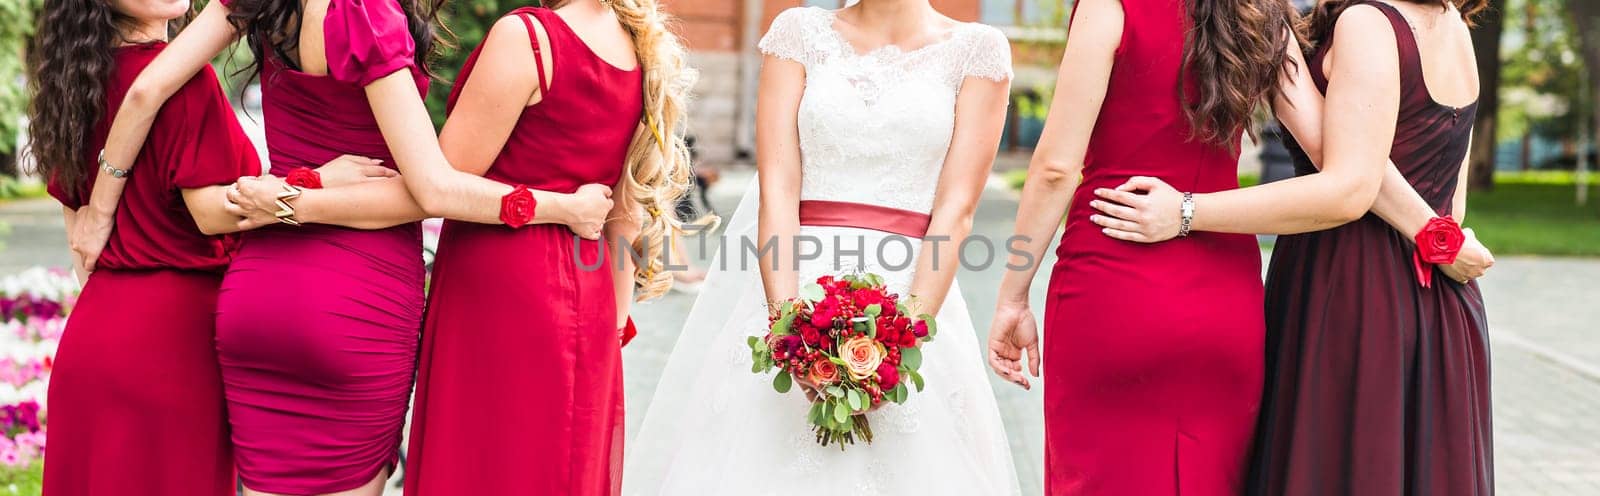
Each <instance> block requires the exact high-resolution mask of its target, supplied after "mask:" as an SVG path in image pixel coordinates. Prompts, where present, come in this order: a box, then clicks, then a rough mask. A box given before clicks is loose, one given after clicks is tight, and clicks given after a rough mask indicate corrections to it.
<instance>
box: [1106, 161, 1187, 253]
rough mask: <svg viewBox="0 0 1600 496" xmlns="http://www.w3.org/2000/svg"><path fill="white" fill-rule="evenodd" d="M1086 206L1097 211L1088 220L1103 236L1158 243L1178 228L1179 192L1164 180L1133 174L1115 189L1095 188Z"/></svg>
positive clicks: (1170, 235) (1174, 234)
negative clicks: (1096, 226)
mask: <svg viewBox="0 0 1600 496" xmlns="http://www.w3.org/2000/svg"><path fill="white" fill-rule="evenodd" d="M1094 194H1095V196H1098V197H1099V198H1097V199H1095V200H1094V201H1091V202H1089V206H1090V207H1093V208H1094V209H1095V210H1099V211H1100V213H1099V214H1096V215H1093V216H1090V217H1089V220H1091V221H1093V222H1094V223H1095V224H1098V225H1099V226H1100V227H1101V228H1103V229H1102V230H1103V231H1104V232H1105V234H1106V236H1110V237H1113V238H1117V239H1120V240H1123V241H1133V242H1137V243H1158V242H1162V241H1166V240H1169V239H1172V238H1176V237H1178V232H1179V231H1180V230H1181V229H1182V227H1183V226H1182V211H1181V209H1182V207H1183V193H1181V192H1179V191H1178V190H1176V189H1173V187H1172V186H1169V185H1167V183H1166V182H1164V181H1162V180H1160V179H1156V178H1154V177H1148V176H1134V177H1131V178H1129V179H1128V182H1125V183H1122V185H1121V186H1117V188H1116V189H1109V188H1097V189H1095V190H1094Z"/></svg>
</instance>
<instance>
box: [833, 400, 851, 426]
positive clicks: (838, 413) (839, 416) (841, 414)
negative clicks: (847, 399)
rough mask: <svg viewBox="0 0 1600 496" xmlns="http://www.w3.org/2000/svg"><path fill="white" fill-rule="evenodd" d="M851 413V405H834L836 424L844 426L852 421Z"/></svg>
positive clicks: (839, 403) (842, 403) (840, 403)
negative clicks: (848, 421) (847, 421)
mask: <svg viewBox="0 0 1600 496" xmlns="http://www.w3.org/2000/svg"><path fill="white" fill-rule="evenodd" d="M850 412H851V410H850V405H846V404H844V402H842V401H841V402H838V403H834V404H833V420H834V421H835V422H838V423H841V424H843V423H844V422H845V421H846V420H850Z"/></svg>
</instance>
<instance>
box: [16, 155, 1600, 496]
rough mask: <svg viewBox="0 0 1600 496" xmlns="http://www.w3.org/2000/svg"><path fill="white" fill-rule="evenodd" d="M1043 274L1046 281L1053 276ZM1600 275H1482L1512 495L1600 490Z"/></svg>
mask: <svg viewBox="0 0 1600 496" xmlns="http://www.w3.org/2000/svg"><path fill="white" fill-rule="evenodd" d="M747 174H748V173H739V172H730V173H726V174H724V180H723V181H721V182H720V183H719V184H718V185H717V187H715V188H713V190H712V192H711V193H712V194H711V197H712V201H713V203H715V204H716V205H717V207H718V208H719V209H722V213H724V214H725V215H730V214H731V213H732V212H731V210H732V208H733V206H734V205H736V204H737V203H738V199H739V195H740V194H742V191H739V189H740V188H742V187H743V186H744V185H745V184H746V181H747V180H748V175H747ZM1015 209H1016V200H1015V196H1014V194H1012V193H1011V192H1009V191H1007V190H1005V189H1004V188H1003V187H991V188H990V189H989V191H986V192H985V196H984V201H983V203H982V204H981V205H980V206H979V209H978V215H977V217H978V218H977V221H976V222H975V227H974V230H975V232H977V233H980V234H985V235H989V236H994V237H997V238H1002V239H1003V238H1004V237H1005V236H1007V235H1009V234H1010V229H1011V226H1010V222H1011V219H1012V216H1013V214H1014V212H1015ZM0 224H7V225H9V226H10V231H9V233H6V234H0V244H4V246H5V248H4V249H3V250H0V273H10V272H15V271H18V270H21V269H22V268H25V267H29V266H33V265H41V264H43V265H57V266H62V265H65V263H66V261H67V257H66V254H65V242H66V241H65V234H64V233H63V232H62V227H61V216H60V208H59V207H58V206H56V205H55V204H54V203H53V202H50V201H48V200H46V201H29V202H13V203H8V204H0ZM689 244H690V245H694V244H695V243H689ZM708 245H710V246H715V244H714V243H709V244H708ZM701 255H702V256H703V255H704V254H701ZM1045 262H1046V263H1050V262H1051V261H1050V260H1046V261H1045ZM999 277H1000V273H999V272H995V271H991V272H987V273H974V272H964V273H962V274H961V275H960V276H959V278H960V281H961V286H962V288H963V291H964V296H965V297H966V298H967V300H968V301H969V302H970V306H971V309H972V314H973V319H974V323H975V324H977V328H978V332H980V333H985V332H987V327H988V326H987V323H988V321H989V318H990V316H991V313H992V307H991V305H992V301H993V297H994V294H993V292H994V291H995V289H996V287H997V285H998V283H999ZM1043 279H1044V278H1042V277H1041V278H1040V280H1039V281H1038V282H1037V283H1038V284H1039V285H1040V286H1041V288H1042V286H1043V284H1044V281H1043ZM1597 280H1600V260H1579V259H1548V258H1534V257H1504V258H1502V259H1501V260H1500V262H1499V265H1498V266H1497V267H1496V268H1495V269H1494V271H1493V273H1492V274H1491V275H1490V277H1489V278H1487V279H1485V280H1483V281H1482V285H1483V290H1484V294H1485V298H1486V300H1487V302H1488V305H1489V316H1490V322H1491V329H1492V330H1491V334H1492V337H1493V339H1494V341H1493V344H1494V350H1493V360H1494V363H1493V366H1494V371H1493V373H1494V377H1493V388H1494V395H1495V396H1494V414H1495V444H1496V446H1495V448H1496V453H1495V455H1496V457H1495V461H1496V466H1497V470H1496V481H1497V484H1498V489H1499V493H1500V494H1502V495H1509V496H1520V495H1552V496H1562V495H1595V494H1600V339H1597V337H1596V336H1595V335H1594V334H1595V332H1596V331H1600V324H1596V323H1597V322H1600V303H1597V301H1600V300H1597V297H1600V289H1597V287H1596V285H1595V282H1594V281H1597ZM1038 293H1039V291H1036V294H1038ZM692 303H693V297H692V296H690V295H685V294H681V293H673V294H671V295H669V296H667V297H665V298H662V299H660V300H657V301H654V302H651V303H648V304H645V305H642V306H640V307H639V308H638V310H637V312H636V313H635V316H636V317H637V320H638V321H639V322H640V323H641V324H642V326H641V327H642V328H641V334H640V337H639V338H638V339H637V340H636V341H635V342H634V344H633V345H630V346H629V347H628V348H626V349H625V350H624V351H623V357H624V360H625V362H626V364H627V374H626V388H627V397H628V400H629V405H628V430H629V432H630V433H631V432H633V431H634V430H636V429H637V427H638V424H639V422H640V420H641V419H642V417H643V415H642V414H643V413H644V411H645V409H646V408H647V407H648V405H645V404H643V403H644V402H647V401H649V398H650V397H651V393H652V392H653V390H654V388H655V384H656V381H657V372H658V371H659V370H660V369H661V367H662V366H663V365H664V363H665V361H666V357H667V354H668V353H669V352H670V351H671V348H672V346H673V344H674V343H675V342H676V340H677V336H678V331H679V327H681V325H682V321H683V318H684V317H685V314H687V313H688V310H689V306H690V305H691V304H692ZM991 383H992V384H993V385H994V388H995V391H996V394H997V395H998V399H999V404H1000V408H1001V410H1002V412H1001V413H1002V415H1003V417H1004V418H1005V422H1006V428H1007V431H1008V434H1009V435H1010V437H1011V446H1012V449H1013V454H1014V456H1015V458H1016V462H1017V470H1018V472H1019V476H1020V477H1021V479H1022V481H1023V484H1024V488H1025V491H1024V494H1028V495H1035V494H1040V492H1041V491H1040V489H1039V482H1038V481H1040V480H1042V479H1043V474H1042V473H1041V461H1042V453H1043V445H1042V439H1043V424H1042V420H1041V416H1040V412H1041V411H1042V405H1041V398H1040V395H1039V393H1038V392H1037V391H1038V390H1037V389H1035V391H1034V392H1027V391H1022V390H1021V389H1018V388H1016V387H1013V386H1010V385H1008V384H1005V383H1002V382H1000V381H998V380H994V379H993V378H991Z"/></svg>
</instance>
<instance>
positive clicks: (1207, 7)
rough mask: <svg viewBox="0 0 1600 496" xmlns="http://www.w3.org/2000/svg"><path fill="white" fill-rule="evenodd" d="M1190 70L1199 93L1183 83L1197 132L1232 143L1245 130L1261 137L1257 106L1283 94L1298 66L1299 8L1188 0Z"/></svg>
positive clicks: (1278, 2) (1272, 2)
mask: <svg viewBox="0 0 1600 496" xmlns="http://www.w3.org/2000/svg"><path fill="white" fill-rule="evenodd" d="M1185 3H1186V4H1188V6H1187V9H1188V14H1189V22H1190V26H1189V31H1188V34H1187V36H1186V37H1187V40H1186V43H1184V49H1183V67H1184V71H1185V72H1186V73H1187V74H1188V75H1189V76H1190V77H1192V78H1193V80H1194V81H1195V86H1196V88H1195V90H1196V91H1194V93H1195V94H1190V89H1189V88H1188V87H1187V86H1186V85H1183V84H1179V86H1178V88H1179V89H1178V93H1179V97H1180V98H1182V101H1183V102H1184V106H1183V110H1184V115H1185V117H1188V119H1189V127H1190V129H1191V132H1192V137H1193V138H1195V139H1197V140H1199V141H1202V142H1206V143H1211V144H1215V145H1218V146H1225V147H1231V146H1232V144H1233V140H1234V138H1237V137H1238V136H1239V133H1240V132H1241V131H1244V132H1249V133H1251V136H1252V137H1254V136H1255V129H1254V128H1253V127H1252V126H1251V119H1252V118H1253V117H1254V114H1255V111H1256V109H1258V108H1260V107H1261V106H1262V105H1263V104H1264V103H1266V102H1267V101H1268V100H1269V99H1271V98H1272V97H1274V96H1276V95H1277V94H1278V84H1279V81H1281V80H1282V78H1283V75H1284V71H1286V70H1288V69H1289V68H1292V67H1293V66H1291V65H1290V64H1291V63H1292V62H1291V61H1290V59H1289V42H1290V41H1289V33H1290V32H1292V31H1293V30H1294V29H1296V26H1297V22H1296V19H1297V18H1298V17H1299V16H1298V13H1297V12H1295V10H1294V9H1293V8H1292V7H1291V6H1289V2H1287V1H1285V0H1188V1H1187V2H1185Z"/></svg>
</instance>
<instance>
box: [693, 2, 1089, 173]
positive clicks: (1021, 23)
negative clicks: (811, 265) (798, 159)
mask: <svg viewBox="0 0 1600 496" xmlns="http://www.w3.org/2000/svg"><path fill="white" fill-rule="evenodd" d="M931 1H932V3H933V7H934V8H936V9H938V10H939V11H940V12H943V13H944V14H945V15H948V16H950V17H952V18H954V19H957V20H961V21H975V22H982V23H985V24H989V25H992V26H997V27H1000V28H1001V29H1002V30H1003V31H1005V33H1006V35H1007V36H1008V37H1010V38H1012V40H1013V58H1014V59H1015V60H1016V62H1017V65H1018V68H1017V79H1016V80H1015V81H1014V82H1013V84H1012V88H1013V91H1014V92H1017V94H1019V95H1028V94H1030V93H1029V92H1032V94H1035V95H1037V94H1038V91H1037V90H1038V89H1040V88H1043V87H1046V86H1047V85H1049V84H1051V83H1052V81H1053V76H1054V74H1055V64H1056V60H1055V59H1054V56H1053V55H1047V54H1044V53H1042V52H1041V53H1035V51H1034V50H1030V49H1029V48H1027V42H1029V41H1050V40H1057V41H1059V40H1061V39H1064V37H1065V35H1066V31H1065V29H1064V26H1065V24H1066V23H1065V21H1064V19H1065V18H1066V16H1065V6H1066V5H1068V4H1070V2H1071V0H931ZM666 2H667V3H666V7H667V10H669V11H671V12H672V14H673V15H675V16H677V17H678V32H679V34H680V35H682V36H683V37H684V40H685V42H686V43H687V44H688V47H689V49H690V52H691V53H690V63H691V64H693V65H694V66H695V67H696V68H698V69H699V70H700V82H699V85H698V86H697V88H696V92H695V93H696V95H695V97H696V101H695V102H694V104H693V105H692V106H691V108H690V117H689V118H690V133H692V134H694V136H695V137H696V146H697V148H698V149H699V152H700V156H701V157H702V158H703V159H704V160H705V161H707V162H709V163H713V164H718V163H728V162H733V161H742V160H746V159H748V157H749V155H750V154H751V153H752V152H753V151H754V150H753V148H754V146H755V138H754V124H753V123H754V120H755V90H756V76H757V71H758V70H759V69H760V63H761V57H760V54H759V53H757V51H756V43H757V42H759V41H760V39H761V35H762V34H763V33H765V32H766V30H767V26H768V25H770V24H771V23H772V19H773V18H774V17H777V15H778V13H779V12H782V11H783V10H784V9H788V8H790V7H798V6H804V5H810V6H817V7H823V8H829V9H834V8H839V7H841V6H843V5H845V3H846V1H845V0H666ZM1012 107H1013V110H1014V113H1015V108H1016V107H1017V105H1013V106H1012ZM1041 117H1042V116H1041ZM1037 120H1038V119H1031V118H1028V117H1027V116H1019V115H1013V116H1012V119H1010V122H1008V126H1007V127H1008V129H1007V144H1006V147H1007V148H1015V147H1031V141H1030V140H1029V138H1030V137H1032V139H1034V140H1036V139H1037V133H1038V128H1040V127H1042V126H1041V125H1039V123H1037V122H1033V121H1037Z"/></svg>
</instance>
